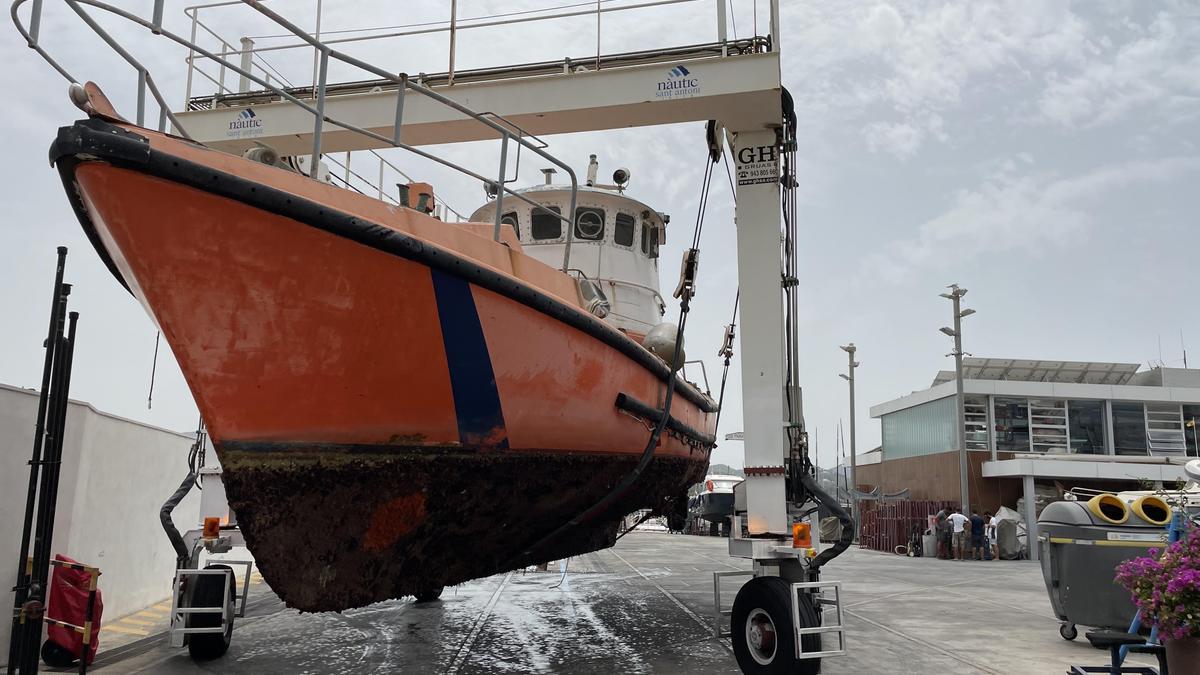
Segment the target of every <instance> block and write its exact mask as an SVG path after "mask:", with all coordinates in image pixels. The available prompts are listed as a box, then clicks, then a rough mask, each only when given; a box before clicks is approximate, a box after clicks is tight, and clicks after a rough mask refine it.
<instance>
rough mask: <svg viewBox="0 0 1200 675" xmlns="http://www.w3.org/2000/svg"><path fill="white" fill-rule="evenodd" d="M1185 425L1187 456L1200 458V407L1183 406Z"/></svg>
mask: <svg viewBox="0 0 1200 675" xmlns="http://www.w3.org/2000/svg"><path fill="white" fill-rule="evenodd" d="M1183 424H1184V432H1185V433H1184V440H1185V441H1186V442H1187V454H1188V456H1189V457H1200V448H1198V447H1197V445H1200V444H1198V443H1197V441H1198V440H1200V439H1198V438H1197V436H1196V435H1197V434H1200V405H1185V406H1183Z"/></svg>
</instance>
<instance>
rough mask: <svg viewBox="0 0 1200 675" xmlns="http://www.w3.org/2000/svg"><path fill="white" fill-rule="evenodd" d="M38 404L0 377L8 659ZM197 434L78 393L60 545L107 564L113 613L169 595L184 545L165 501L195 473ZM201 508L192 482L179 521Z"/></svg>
mask: <svg viewBox="0 0 1200 675" xmlns="http://www.w3.org/2000/svg"><path fill="white" fill-rule="evenodd" d="M37 404H38V397H37V392H34V391H31V390H26V389H18V388H15V387H9V386H7V385H0V615H2V616H4V617H5V620H4V621H3V625H2V626H0V663H4V662H5V661H7V660H8V639H9V632H10V630H11V624H10V623H9V620H8V617H9V608H11V607H12V602H13V595H12V592H11V591H10V590H9V589H11V588H12V587H13V584H14V583H15V582H16V571H17V564H18V548H19V547H20V543H21V526H22V523H23V516H24V512H25V496H26V489H27V487H28V482H29V466H28V462H29V458H30V453H31V450H32V447H33V431H34V420H35V418H36V417H37ZM191 443H192V438H191V436H190V435H187V434H179V433H175V432H171V431H166V430H164V429H158V428H156V427H152V426H149V425H145V424H140V423H138V422H133V421H131V420H126V419H122V418H119V417H115V416H112V415H107V414H105V413H102V412H100V411H97V410H96V409H94V408H92V407H91V406H90V405H89V404H87V403H82V402H78V401H72V402H71V405H70V408H69V409H68V412H67V432H66V439H65V441H64V444H63V464H62V475H61V479H60V484H59V495H58V510H57V514H56V518H55V529H54V539H53V545H52V546H51V554H52V555H53V554H54V553H62V554H64V555H67V556H70V557H72V558H75V559H76V560H79V561H80V562H83V563H87V564H90V565H94V566H96V567H99V568H100V571H101V572H102V574H101V576H100V589H101V591H103V593H104V615H105V616H106V617H108V618H115V617H118V616H121V615H124V614H128V613H129V612H132V611H134V610H138V609H141V608H143V607H145V606H146V605H149V604H152V603H154V602H157V601H159V600H161V599H162V598H164V597H166V596H168V595H170V589H171V578H172V576H173V575H174V570H175V553H174V551H173V549H172V548H171V544H170V542H169V541H168V540H167V537H166V535H165V534H164V533H163V531H162V527H161V525H160V524H159V521H158V510H159V508H160V507H161V506H162V503H163V502H164V501H166V499H167V497H169V496H170V495H171V493H172V492H174V491H175V489H176V488H177V487H178V486H179V483H180V482H181V481H182V480H183V478H184V476H185V475H186V473H187V453H188V449H189V448H190V447H191ZM210 453H211V451H210ZM199 508H200V499H199V495H198V494H197V492H196V491H193V492H192V493H191V494H189V495H188V497H187V498H186V499H185V500H184V501H183V502H182V503H181V504H180V505H179V507H178V508H177V509H176V510H175V524H176V527H178V528H179V529H180V530H181V531H182V530H186V529H190V528H193V527H195V526H196V521H197V519H198V514H199ZM31 548H32V547H31ZM31 552H32V551H31ZM101 648H103V643H101Z"/></svg>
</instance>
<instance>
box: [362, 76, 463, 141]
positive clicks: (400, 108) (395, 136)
mask: <svg viewBox="0 0 1200 675" xmlns="http://www.w3.org/2000/svg"><path fill="white" fill-rule="evenodd" d="M453 72H454V71H453V70H451V74H452V76H453ZM405 89H408V73H400V84H399V86H397V87H396V119H395V120H394V126H393V127H392V143H394V144H396V145H399V144H400V123H401V122H403V121H404V90H405ZM379 161H381V162H382V161H383V159H382V158H380V160H379Z"/></svg>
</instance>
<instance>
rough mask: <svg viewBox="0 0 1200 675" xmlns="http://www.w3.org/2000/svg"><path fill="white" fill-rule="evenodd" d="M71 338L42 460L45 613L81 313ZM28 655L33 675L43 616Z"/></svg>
mask: <svg viewBox="0 0 1200 675" xmlns="http://www.w3.org/2000/svg"><path fill="white" fill-rule="evenodd" d="M63 290H64V295H63V298H64V302H65V299H66V295H67V294H69V293H70V285H69V284H63ZM68 316H69V319H68V323H69V327H68V329H67V337H65V338H59V342H60V344H61V348H60V351H59V353H58V355H57V356H56V357H55V364H54V375H53V377H52V378H51V379H52V384H51V388H52V389H51V396H52V398H51V401H52V404H51V406H50V410H51V419H50V420H49V427H50V432H49V433H48V434H47V436H46V453H45V456H44V458H43V459H42V465H43V466H44V467H45V470H44V471H42V482H41V489H40V491H39V494H38V519H37V525H36V528H35V530H34V533H35V534H34V542H35V543H34V549H33V551H34V552H33V570H32V573H31V574H30V579H29V598H30V600H37V601H39V602H40V603H41V606H42V608H43V610H44V608H45V606H46V603H47V590H48V586H49V583H48V581H49V571H50V549H51V545H52V544H53V541H54V516H55V512H56V511H57V506H58V483H59V476H60V474H61V469H62V451H63V441H64V435H65V432H66V426H67V411H68V409H69V407H70V393H71V362H72V359H73V357H74V349H75V326H76V324H77V322H78V321H79V312H71V313H70V314H69V315H68ZM25 636H26V638H25V639H26V642H25V654H24V662H23V667H22V670H21V675H33V674H34V673H37V669H38V654H39V647H40V646H41V645H40V644H39V643H40V642H41V639H42V617H41V615H40V614H39V615H38V616H37V617H36V618H33V619H32V620H28V619H27V620H26V626H25Z"/></svg>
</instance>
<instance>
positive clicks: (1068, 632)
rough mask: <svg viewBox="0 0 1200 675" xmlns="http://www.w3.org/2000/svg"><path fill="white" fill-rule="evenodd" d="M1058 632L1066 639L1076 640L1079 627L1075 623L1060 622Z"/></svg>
mask: <svg viewBox="0 0 1200 675" xmlns="http://www.w3.org/2000/svg"><path fill="white" fill-rule="evenodd" d="M1058 634H1059V635H1061V636H1062V639H1064V640H1074V639H1075V638H1077V637H1079V629H1077V628H1076V627H1075V624H1073V623H1063V624H1059V626H1058Z"/></svg>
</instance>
